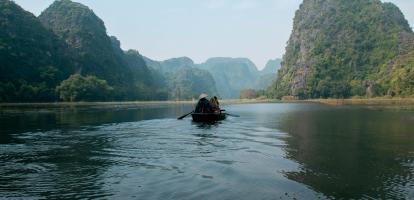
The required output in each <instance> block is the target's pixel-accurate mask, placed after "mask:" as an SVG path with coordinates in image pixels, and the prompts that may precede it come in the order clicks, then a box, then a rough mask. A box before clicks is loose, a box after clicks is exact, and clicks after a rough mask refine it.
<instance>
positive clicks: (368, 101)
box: [0, 97, 414, 109]
mask: <svg viewBox="0 0 414 200" xmlns="http://www.w3.org/2000/svg"><path fill="white" fill-rule="evenodd" d="M195 103H197V101H196V100H187V101H111V102H48V103H0V109H1V108H5V107H78V106H79V107H83V106H85V107H87V106H116V105H123V106H128V105H130V106H133V105H137V106H138V105H165V104H195ZM220 103H221V104H222V105H230V104H255V103H316V104H325V105H331V106H348V105H378V106H388V105H414V98H412V97H410V98H387V97H377V98H351V99H306V100H278V99H223V100H221V101H220Z"/></svg>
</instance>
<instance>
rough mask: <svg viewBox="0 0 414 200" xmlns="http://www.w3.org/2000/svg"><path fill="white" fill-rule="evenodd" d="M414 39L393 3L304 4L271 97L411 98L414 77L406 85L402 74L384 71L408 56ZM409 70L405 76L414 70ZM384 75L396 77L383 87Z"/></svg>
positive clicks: (336, 1) (318, 1)
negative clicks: (405, 96) (385, 96)
mask: <svg viewBox="0 0 414 200" xmlns="http://www.w3.org/2000/svg"><path fill="white" fill-rule="evenodd" d="M413 38H414V34H413V32H412V30H411V28H410V27H409V25H408V22H407V21H406V20H405V19H404V16H403V14H402V13H401V12H400V10H399V9H398V8H397V7H396V6H395V5H393V4H391V3H381V2H380V1H379V0H354V1H341V0H334V1H321V0H315V1H304V2H303V4H302V5H301V6H300V9H299V11H297V13H296V16H295V19H294V30H293V32H292V35H291V38H290V40H289V42H288V46H287V47H286V54H285V56H284V59H283V60H284V61H283V67H282V69H281V70H280V71H279V72H280V73H279V74H278V77H277V81H276V82H275V83H274V85H273V86H272V87H271V88H270V89H269V94H270V95H271V96H272V97H276V98H281V97H283V96H297V97H299V98H302V99H306V98H346V97H350V96H368V97H371V96H382V95H385V94H386V93H391V94H392V95H408V94H410V93H411V89H410V88H411V87H410V83H412V78H413V77H411V76H409V75H407V76H406V77H405V78H408V79H410V78H411V80H404V81H401V80H398V78H397V77H400V75H397V74H400V73H401V72H396V71H389V70H388V71H381V70H382V69H387V67H382V66H384V65H386V64H387V63H390V61H393V60H394V59H396V58H398V57H399V56H401V55H403V54H404V53H405V52H407V51H408V50H409V49H410V46H411V47H412V46H413V44H414V42H413V41H414V39H413ZM409 56H410V55H408V57H409ZM411 56H412V55H411ZM406 60H407V59H406ZM406 60H404V61H406ZM404 61H401V62H404ZM396 62H398V61H396ZM404 66H405V67H403V68H404V70H405V71H411V70H412V69H413V68H412V67H411V68H410V67H409V66H408V65H405V64H404ZM396 68H400V69H401V67H396ZM395 70H397V69H395ZM407 73H409V72H407ZM385 74H386V76H389V75H388V74H391V76H393V77H391V78H390V80H388V81H387V80H384V81H381V79H382V78H383V76H384V75H385ZM400 79H401V77H400ZM397 85H398V86H397ZM411 94H412V93H411Z"/></svg>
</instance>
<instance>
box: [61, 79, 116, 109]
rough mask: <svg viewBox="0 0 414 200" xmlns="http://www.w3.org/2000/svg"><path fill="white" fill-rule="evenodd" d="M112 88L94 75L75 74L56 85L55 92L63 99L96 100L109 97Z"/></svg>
mask: <svg viewBox="0 0 414 200" xmlns="http://www.w3.org/2000/svg"><path fill="white" fill-rule="evenodd" d="M113 90H114V89H113V88H112V87H111V86H110V85H108V83H107V82H106V81H105V80H100V79H98V78H96V77H95V76H86V77H84V76H81V75H79V74H75V75H72V76H70V77H69V78H68V79H66V80H64V81H62V83H61V84H60V85H59V86H57V87H56V92H57V93H58V95H59V97H60V98H61V99H62V100H64V101H71V102H73V101H96V100H107V99H108V98H110V96H111V93H112V92H113Z"/></svg>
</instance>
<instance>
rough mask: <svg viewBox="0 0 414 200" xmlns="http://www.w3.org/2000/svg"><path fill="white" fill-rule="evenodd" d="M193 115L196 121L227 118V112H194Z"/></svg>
mask: <svg viewBox="0 0 414 200" xmlns="http://www.w3.org/2000/svg"><path fill="white" fill-rule="evenodd" d="M191 117H193V121H195V122H215V121H220V120H224V119H226V113H225V112H221V113H193V114H191Z"/></svg>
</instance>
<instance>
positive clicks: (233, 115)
mask: <svg viewBox="0 0 414 200" xmlns="http://www.w3.org/2000/svg"><path fill="white" fill-rule="evenodd" d="M226 115H228V116H232V117H240V115H235V114H230V113H226Z"/></svg>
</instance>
